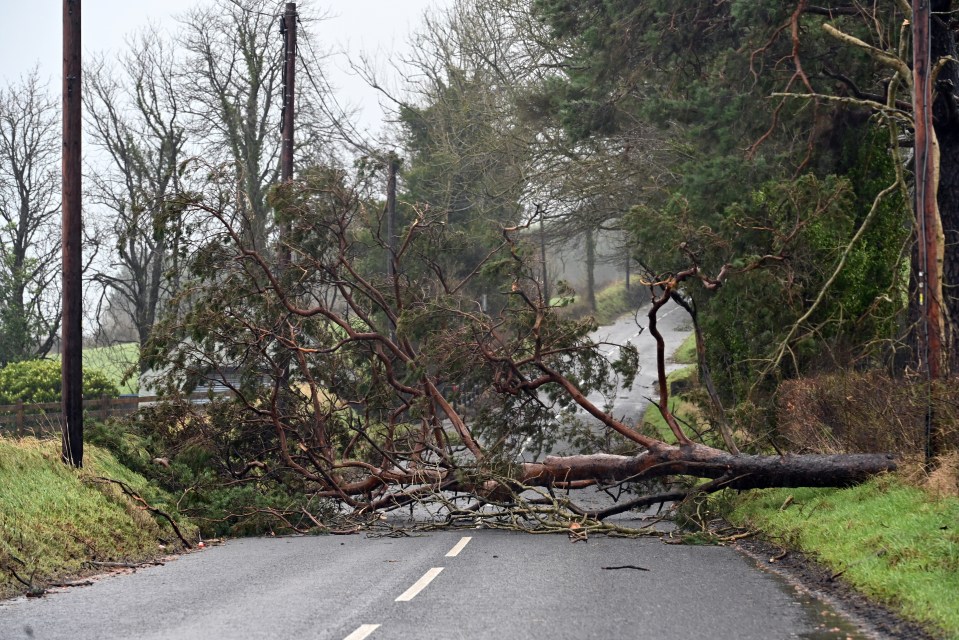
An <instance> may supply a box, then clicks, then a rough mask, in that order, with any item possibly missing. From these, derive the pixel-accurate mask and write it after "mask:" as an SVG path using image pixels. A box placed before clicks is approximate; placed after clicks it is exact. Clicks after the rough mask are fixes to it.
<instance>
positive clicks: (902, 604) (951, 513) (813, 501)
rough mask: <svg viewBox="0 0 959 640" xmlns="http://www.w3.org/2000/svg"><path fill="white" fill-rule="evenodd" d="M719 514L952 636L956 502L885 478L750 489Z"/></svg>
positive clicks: (956, 593)
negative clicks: (846, 484)
mask: <svg viewBox="0 0 959 640" xmlns="http://www.w3.org/2000/svg"><path fill="white" fill-rule="evenodd" d="M790 497H791V501H790V502H789V504H788V506H786V507H785V508H783V505H784V504H786V502H787V499H789V498H790ZM727 517H728V518H729V520H730V521H731V522H733V523H734V524H737V525H740V526H743V527H749V528H756V529H760V530H762V531H763V532H764V534H765V536H766V537H768V538H770V539H771V540H773V541H777V542H780V543H781V544H783V545H785V546H787V547H790V548H795V549H799V550H801V551H804V552H805V553H807V554H809V555H811V556H812V557H814V558H816V559H817V560H818V561H820V562H821V563H823V564H824V565H825V566H827V567H829V568H830V569H832V570H833V571H834V572H836V573H837V574H841V575H842V577H843V578H844V579H845V580H846V581H847V582H848V583H849V584H851V585H852V586H854V587H855V588H856V589H858V590H859V591H861V592H862V593H864V594H866V595H867V596H869V597H871V598H873V599H875V600H877V601H880V602H882V603H884V604H887V605H889V606H891V607H892V608H895V609H896V610H898V611H900V612H901V613H902V615H903V616H904V617H906V618H909V619H911V620H914V621H916V622H919V623H920V624H923V625H924V626H928V627H931V628H934V629H936V630H938V631H939V632H940V633H942V634H943V636H944V637H947V638H953V639H959V500H957V499H956V498H949V497H939V498H934V497H931V496H930V495H929V494H928V493H926V492H925V491H923V490H922V489H919V488H917V487H912V486H909V485H907V484H905V483H904V482H903V481H902V480H901V479H900V478H899V477H897V476H895V475H890V476H883V477H879V478H875V479H873V480H871V481H870V482H867V483H865V484H862V485H860V486H857V487H853V488H850V489H808V488H802V489H767V490H762V491H751V492H749V493H745V494H743V495H742V496H741V497H740V498H739V499H738V500H737V501H736V503H735V506H734V507H733V509H732V511H731V512H730V513H729V514H728V516H727Z"/></svg>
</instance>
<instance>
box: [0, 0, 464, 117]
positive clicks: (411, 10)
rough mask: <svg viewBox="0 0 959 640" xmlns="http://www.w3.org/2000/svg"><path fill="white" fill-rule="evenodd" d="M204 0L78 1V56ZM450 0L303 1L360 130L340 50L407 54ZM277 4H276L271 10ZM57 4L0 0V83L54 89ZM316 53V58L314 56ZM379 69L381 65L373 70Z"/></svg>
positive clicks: (107, 47)
mask: <svg viewBox="0 0 959 640" xmlns="http://www.w3.org/2000/svg"><path fill="white" fill-rule="evenodd" d="M207 2H208V0H86V1H85V2H83V4H82V7H83V15H82V21H83V49H84V56H86V57H89V55H90V54H91V53H94V52H104V53H108V52H116V51H119V50H121V49H122V48H123V46H124V38H125V37H126V36H127V35H128V34H129V33H131V32H133V31H136V30H137V29H140V28H142V27H144V26H147V25H148V24H149V23H150V22H151V21H153V22H155V23H156V24H158V25H159V26H160V27H161V29H165V30H168V31H169V30H172V29H175V28H176V25H177V23H176V21H175V19H174V17H173V16H175V15H177V14H180V13H183V12H184V11H186V10H188V9H190V8H192V7H195V6H200V5H203V4H206V3H207ZM451 4H452V0H310V1H307V0H302V1H301V2H299V3H298V5H299V6H300V7H306V6H308V5H309V6H313V7H314V8H315V9H316V10H318V11H319V12H321V13H324V14H327V15H328V16H329V18H328V19H327V20H325V21H324V22H322V23H320V24H319V25H316V26H315V27H314V32H315V33H316V36H317V38H316V40H315V42H318V43H320V46H321V47H322V48H323V49H324V50H326V51H330V52H332V53H334V54H336V55H334V56H333V57H332V58H330V59H329V60H328V61H327V62H326V63H325V64H326V68H327V74H328V77H329V78H330V80H331V82H332V83H333V84H334V85H335V86H336V87H337V88H338V91H337V98H338V100H339V101H340V102H341V103H344V105H345V104H352V105H355V106H357V107H359V108H360V109H362V116H361V126H362V127H364V128H377V127H376V125H377V124H378V123H379V122H380V120H381V119H382V113H381V111H380V110H379V108H378V107H377V103H378V95H377V93H376V92H375V91H373V90H371V89H369V88H368V87H366V85H365V83H363V82H362V80H360V79H359V78H357V77H355V76H352V75H351V74H350V72H349V71H348V69H349V66H348V64H347V63H346V61H345V56H343V55H340V54H339V52H342V51H350V52H351V53H352V54H353V55H356V54H357V53H359V52H360V51H364V52H366V53H367V54H369V55H371V56H373V57H376V58H378V59H380V60H385V59H387V57H388V56H389V54H391V53H398V54H402V53H403V52H404V51H406V50H407V39H408V35H409V33H410V32H411V31H412V30H413V29H415V28H416V27H417V26H418V25H419V24H420V22H421V19H422V16H423V13H424V12H425V11H428V10H430V11H435V10H437V9H438V8H442V7H445V6H449V5H451ZM283 5H284V2H283V1H282V0H281V1H279V2H277V7H278V11H280V10H282V7H283ZM62 7H63V2H62V0H27V1H25V2H18V1H16V0H0V83H2V84H6V83H8V82H10V81H11V80H14V79H16V78H17V77H18V76H20V75H24V74H26V73H27V72H28V71H29V70H30V69H31V68H32V67H33V66H34V65H39V66H40V71H41V76H42V77H45V78H49V79H50V87H51V89H52V90H57V91H59V89H58V87H59V86H60V65H61V33H62V10H63V9H62ZM317 53H320V52H319V51H318V52H317ZM380 68H382V69H383V70H384V71H387V70H388V66H387V65H385V64H384V65H380Z"/></svg>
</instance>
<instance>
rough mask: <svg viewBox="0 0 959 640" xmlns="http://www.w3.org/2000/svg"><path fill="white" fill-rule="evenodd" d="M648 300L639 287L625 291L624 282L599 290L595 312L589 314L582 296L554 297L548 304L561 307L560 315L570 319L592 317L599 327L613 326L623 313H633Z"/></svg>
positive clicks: (644, 292) (645, 293) (634, 286)
mask: <svg viewBox="0 0 959 640" xmlns="http://www.w3.org/2000/svg"><path fill="white" fill-rule="evenodd" d="M647 298H648V294H647V292H646V291H645V290H644V289H643V288H642V287H640V286H636V285H633V286H632V287H630V289H629V290H627V289H626V282H625V281H619V282H614V283H612V284H610V285H607V286H606V287H604V288H602V289H600V290H599V291H598V292H597V293H596V311H595V312H591V311H590V310H589V308H588V307H587V306H586V300H585V298H584V297H583V296H580V295H577V296H575V297H573V298H571V299H569V298H563V297H556V298H553V299H552V300H550V304H552V305H553V306H557V307H562V311H561V313H562V314H563V315H565V316H568V317H572V318H581V317H585V316H587V315H592V316H593V318H595V319H596V323H597V324H598V325H600V326H605V325H609V324H613V323H614V322H616V320H618V319H619V317H620V316H622V315H623V314H625V313H629V312H631V311H635V310H636V309H637V308H639V306H640V305H641V304H642V303H643V301H644V300H645V299H647Z"/></svg>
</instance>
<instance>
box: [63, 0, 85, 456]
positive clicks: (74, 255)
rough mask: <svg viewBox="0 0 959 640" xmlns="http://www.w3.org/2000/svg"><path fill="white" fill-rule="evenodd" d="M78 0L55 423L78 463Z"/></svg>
mask: <svg viewBox="0 0 959 640" xmlns="http://www.w3.org/2000/svg"><path fill="white" fill-rule="evenodd" d="M80 76H81V66H80V0H63V165H62V172H63V175H62V190H63V191H62V198H63V200H62V202H63V204H62V216H63V222H62V230H61V232H62V248H63V267H62V268H63V299H62V305H63V309H62V313H63V325H62V327H61V331H62V333H61V340H60V366H61V372H62V376H63V387H62V393H61V399H60V412H61V417H60V426H61V431H62V434H63V453H62V457H63V461H64V462H66V463H67V464H70V465H72V466H74V467H82V466H83V320H82V314H83V283H82V280H81V274H82V267H81V263H82V256H81V247H80V239H81V230H82V219H81V212H80V207H81V184H80V183H81V166H80V145H81V129H82V126H83V123H82V120H81V102H80V99H81V94H80Z"/></svg>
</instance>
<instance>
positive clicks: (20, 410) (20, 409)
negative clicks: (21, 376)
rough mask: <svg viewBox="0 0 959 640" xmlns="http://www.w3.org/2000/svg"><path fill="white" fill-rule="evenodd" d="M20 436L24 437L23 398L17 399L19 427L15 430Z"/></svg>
mask: <svg viewBox="0 0 959 640" xmlns="http://www.w3.org/2000/svg"><path fill="white" fill-rule="evenodd" d="M14 433H16V434H17V437H18V438H22V437H23V433H24V432H23V399H22V398H21V399H20V400H17V429H16V431H15V432H14Z"/></svg>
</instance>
